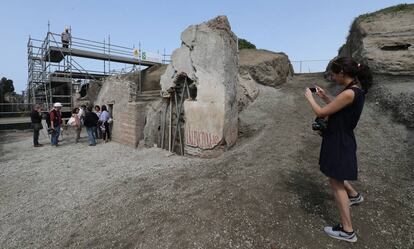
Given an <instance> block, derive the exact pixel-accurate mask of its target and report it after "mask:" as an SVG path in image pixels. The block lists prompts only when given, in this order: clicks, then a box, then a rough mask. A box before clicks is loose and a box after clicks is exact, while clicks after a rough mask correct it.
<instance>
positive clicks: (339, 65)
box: [305, 57, 372, 242]
mask: <svg viewBox="0 0 414 249" xmlns="http://www.w3.org/2000/svg"><path fill="white" fill-rule="evenodd" d="M331 75H332V79H333V80H334V81H335V82H336V83H338V84H340V85H342V86H344V89H343V90H342V91H341V92H340V93H339V94H338V95H337V96H336V97H335V98H331V97H329V96H328V95H327V94H326V92H325V90H323V89H322V88H320V87H316V94H317V95H318V96H319V97H320V98H321V99H322V100H323V101H324V102H325V103H326V105H325V106H323V107H321V106H320V105H319V104H318V103H317V102H316V101H315V99H314V97H313V95H312V92H311V90H310V89H309V88H307V89H306V93H305V96H306V99H307V100H308V102H309V104H310V106H311V107H312V109H313V111H314V112H315V114H316V116H317V117H319V118H325V119H326V120H327V121H328V126H327V128H326V129H325V130H323V131H322V145H321V152H320V156H319V165H320V170H321V171H322V173H324V174H325V175H326V176H327V177H328V178H329V184H330V186H331V188H332V191H333V193H334V196H335V201H336V204H337V206H338V209H339V214H340V217H341V223H340V224H338V225H336V226H328V227H325V228H324V231H325V233H326V234H327V235H329V236H331V237H333V238H336V239H340V240H345V241H348V242H356V241H357V236H356V234H355V232H354V229H353V227H352V222H351V214H350V206H351V205H354V204H358V203H361V202H362V201H363V200H364V199H363V197H362V195H361V194H359V193H358V192H357V191H356V190H355V189H354V188H353V187H352V185H351V184H350V183H349V182H348V181H353V180H357V176H358V167H357V157H356V150H357V145H356V141H355V136H354V128H355V127H356V125H357V124H358V121H359V117H360V116H361V112H362V109H363V106H364V101H365V94H366V93H367V92H368V88H369V87H370V86H371V84H372V74H371V71H370V69H369V67H368V66H365V65H362V64H360V63H357V62H355V61H354V60H353V59H352V58H348V57H342V58H338V59H335V60H334V61H333V62H332V63H331Z"/></svg>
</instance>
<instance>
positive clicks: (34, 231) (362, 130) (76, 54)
mask: <svg viewBox="0 0 414 249" xmlns="http://www.w3.org/2000/svg"><path fill="white" fill-rule="evenodd" d="M180 8H182V9H181V10H183V11H182V14H181V15H190V14H194V13H190V12H187V11H188V10H187V9H186V8H190V7H189V6H185V5H184V4H182V5H181V6H180ZM200 8H201V7H200ZM114 9H115V8H114ZM252 9H254V8H253V7H252ZM68 11H73V12H75V11H76V9H75V10H73V9H69V10H68ZM125 11H127V10H126V9H125ZM141 11H143V10H142V9H139V11H138V12H139V13H140V12H141ZM197 11H201V12H202V11H204V10H198V9H197ZM206 11H207V10H206ZM171 12H172V11H171ZM201 12H200V16H204V15H201ZM252 12H253V11H252ZM70 13H72V12H70ZM197 13H198V12H197ZM206 13H207V12H206ZM249 13H250V12H249ZM278 13H279V12H278ZM106 14H108V13H106ZM284 14H285V15H291V14H290V13H284ZM88 15H89V13H88ZM111 15H112V13H111ZM174 15H176V16H174V18H177V20H176V19H174V18H173V17H172V15H171V16H170V17H168V18H171V19H172V20H170V19H167V17H165V19H163V20H169V21H171V22H174V21H177V22H178V16H179V14H178V13H174ZM275 15H276V14H275ZM278 15H281V14H280V13H279V14H278ZM292 15H293V14H292ZM228 16H229V15H228ZM228 16H226V15H221V14H220V15H219V14H218V13H216V14H214V16H211V17H208V18H206V19H209V20H202V21H194V23H186V26H185V28H182V29H180V31H181V33H180V34H179V33H178V34H176V37H177V39H176V44H177V46H176V47H175V50H173V51H171V54H170V55H167V53H166V52H165V51H164V54H162V53H155V52H154V53H151V52H148V51H146V50H144V49H142V47H141V44H139V45H138V44H137V45H134V46H131V47H125V46H120V45H116V44H117V43H115V42H114V41H115V39H116V38H114V37H112V41H111V38H110V37H107V38H105V39H104V41H103V42H102V41H99V42H98V41H91V40H88V39H85V38H78V37H76V36H75V35H74V36H71V37H70V38H71V41H70V43H68V42H65V41H64V40H62V41H61V34H56V33H53V32H52V31H50V30H51V28H50V27H48V33H47V35H46V37H45V38H44V39H35V38H33V37H29V40H28V43H27V72H28V80H27V89H26V90H25V94H24V95H18V94H16V93H13V89H12V87H11V85H12V84H11V83H12V82H11V81H10V80H7V79H6V78H5V79H4V80H3V79H2V81H1V82H2V83H1V84H0V90H2V92H1V95H0V97H1V98H0V100H1V101H2V102H3V103H0V107H1V109H0V220H1V222H0V248H10V249H11V248H16V249H17V248H45V249H49V248H50V249H52V248H53V249H54V248H124V249H126V248H131V249H138V248H139V249H147V248H151V249H152V248H154V249H155V248H172V249H185V248H200V249H201V248H203V249H208V248H214V249H224V248H226V249H227V248H252V249H253V248H272V249H289V248H307V249H320V248H335V249H336V248H339V249H342V248H343V249H345V248H370V249H371V248H372V249H374V248H378V249H380V248H381V249H382V248H401V249H409V248H414V232H413V224H414V181H413V178H414V170H413V166H414V163H413V162H414V130H413V129H414V4H400V5H395V6H392V7H388V8H384V9H381V10H378V11H375V12H371V13H367V14H363V15H360V16H357V17H355V16H353V18H355V19H353V20H354V21H353V22H352V24H351V23H350V24H351V25H350V27H349V33H348V34H343V37H345V36H346V40H345V43H344V44H343V46H341V47H338V48H337V50H336V49H335V50H334V52H335V55H336V56H335V57H334V58H326V61H323V63H324V64H323V66H322V68H323V69H322V70H320V71H318V72H310V70H307V68H306V67H305V64H304V63H305V62H304V61H295V60H293V59H292V58H291V57H290V55H289V54H288V53H287V52H286V51H279V52H276V51H270V50H266V49H260V48H256V47H255V45H254V44H251V43H250V42H248V41H247V40H245V39H243V38H241V37H238V34H237V33H238V32H236V31H239V30H241V28H240V27H238V26H237V25H236V24H238V22H236V21H234V19H232V18H231V16H229V17H228ZM79 18H80V17H79ZM134 18H137V19H139V18H141V16H140V15H138V14H137V15H136V17H134ZM156 18H159V17H156ZM198 18H199V17H198ZM197 20H198V19H197ZM141 21H142V19H141ZM233 21H234V22H233ZM286 22H293V21H292V20H286ZM134 25H137V24H134ZM245 25H246V27H253V26H249V25H259V24H256V23H255V20H254V19H251V20H249V23H245ZM263 25H264V24H263ZM268 25H269V26H266V25H264V27H268V28H269V27H273V26H274V27H275V29H276V28H277V27H276V26H277V25H282V24H280V23H277V24H275V23H270V24H268ZM283 25H284V24H283ZM348 25H349V24H348ZM49 26H50V25H49ZM246 27H244V28H246ZM347 27H348V26H347ZM100 28H102V29H104V28H106V27H100ZM97 29H98V28H97ZM108 29H109V28H108ZM68 30H69V32H71V27H69V28H68ZM98 30H100V29H98ZM128 32H132V33H133V32H138V31H136V30H130V31H128ZM154 32H155V31H154ZM278 32H279V31H278ZM153 35H154V36H155V35H156V34H155V33H154V34H153ZM261 35H263V36H264V37H266V35H267V34H261ZM278 36H279V37H280V38H278V39H288V37H286V36H284V35H283V34H282V33H278ZM326 37H328V35H326ZM158 39H159V38H158ZM315 39H316V38H315ZM324 39H325V38H324ZM300 42H302V43H304V42H308V43H311V42H313V41H311V39H305V38H304V40H303V41H300ZM246 44H247V45H246ZM336 52H337V54H336ZM304 56H305V55H304ZM341 57H352V58H353V59H354V60H355V61H356V62H355V65H357V66H356V67H358V68H359V67H360V66H361V65H364V66H366V67H368V68H369V69H370V71H371V72H372V74H373V82H372V86H371V88H369V90H367V91H365V92H364V93H366V94H364V95H359V96H360V97H361V96H363V97H364V100H365V104H364V103H363V109H361V110H362V114H361V115H360V117H359V116H358V118H359V122H358V119H357V122H358V125H357V126H356V128H355V129H354V130H352V132H355V137H354V140H352V141H351V142H353V141H356V144H357V149H356V148H355V149H356V153H357V159H355V160H357V162H358V179H357V181H355V182H352V184H353V185H354V187H355V189H357V191H358V192H356V191H355V192H356V194H358V195H350V194H349V193H350V191H351V190H349V188H348V189H346V191H345V190H344V191H342V192H341V191H339V190H338V191H335V187H337V188H338V189H339V187H338V186H340V187H343V188H344V189H345V188H346V186H348V185H346V184H347V183H348V180H349V179H345V180H343V179H342V180H337V179H336V178H333V177H330V176H328V177H327V176H326V175H325V173H321V171H320V167H321V168H322V163H321V161H320V158H322V157H320V155H321V154H322V152H321V146H322V145H321V144H322V141H326V140H324V139H326V137H324V134H323V132H325V130H322V131H321V130H319V131H318V132H319V133H318V132H317V131H315V129H314V127H315V122H316V121H315V118H316V117H321V116H322V117H325V116H329V118H328V119H324V120H325V122H326V123H327V126H328V128H326V129H329V125H330V124H331V127H332V124H334V122H335V119H334V118H331V117H332V116H333V112H332V114H329V115H325V116H323V115H322V114H320V113H322V109H323V108H320V109H318V108H316V107H314V106H315V105H321V106H324V105H325V103H326V105H329V103H331V102H330V101H335V100H334V97H332V98H331V99H330V97H327V98H325V99H324V98H323V97H321V98H316V96H317V95H318V94H319V96H324V95H322V94H321V91H320V90H319V88H320V89H322V91H324V92H323V93H325V91H326V93H327V95H326V96H328V93H329V96H336V95H339V94H341V93H342V92H343V91H345V89H344V86H343V85H339V84H337V82H338V77H340V76H338V75H341V73H342V79H344V78H345V76H344V75H346V74H345V73H344V72H345V71H344V70H345V69H344V68H345V67H343V68H342V71H340V72H338V73H337V72H335V67H336V66H337V65H335V63H337V61H338V60H337V59H338V58H341ZM86 59H88V60H92V61H93V62H94V63H96V64H97V65H98V66H99V70H98V69H96V70H87V69H86V67H85V66H83V64H82V61H83V60H86ZM116 63H119V64H121V65H122V66H123V67H122V69H121V70H118V71H117V70H115V65H118V64H116ZM295 63H296V64H295ZM298 65H300V66H299V67H298ZM302 66H303V68H302ZM298 68H300V69H299V70H298ZM325 68H326V69H325ZM357 80H358V79H357V78H354V79H352V80H351V81H352V82H351V83H352V84H354V83H355V85H356V84H357V83H358V82H357ZM351 83H350V84H351ZM6 86H7V87H8V91H7V92H6V91H5V90H4V89H6V88H7V87H6ZM345 86H346V87H348V86H352V85H345ZM318 87H319V88H318ZM310 88H315V89H314V91H315V92H316V93H312V92H311V90H310ZM323 89H324V90H323ZM346 89H349V88H346ZM353 90H354V93H353V94H354V95H352V96H353V99H352V100H351V101H352V102H351V101H350V102H347V104H346V105H345V104H344V105H343V108H344V110H345V109H346V108H348V107H349V106H353V105H354V103H356V102H355V101H357V100H355V99H356V97H355V98H354V96H356V94H357V93H355V92H357V91H358V90H355V89H353ZM309 95H310V96H315V101H314V102H315V103H316V104H315V103H313V102H311V101H310V100H309V99H307V98H310V97H309ZM312 98H313V97H312ZM361 98H362V97H361ZM327 99H328V100H329V101H328V100H327ZM343 101H345V100H343ZM56 102H59V103H60V104H61V105H62V106H63V107H61V109H60V111H61V117H62V120H63V121H62V127H61V128H62V131H61V132H60V133H58V135H57V137H56V139H58V140H57V141H58V142H59V146H57V144H56V146H51V145H50V143H51V137H53V136H54V135H56V133H55V130H54V129H51V128H53V124H52V125H50V126H47V125H46V124H47V122H46V121H47V118H49V119H52V120H55V121H54V122H58V121H56V120H58V117H57V116H56V117H55V116H53V117H52V118H51V117H50V115H51V114H50V112H49V116H48V115H47V113H48V111H49V110H51V109H52V108H58V107H59V106H56V105H55V104H56ZM83 105H85V106H86V108H88V107H94V106H103V105H105V106H106V107H107V109H108V116H107V117H106V118H107V119H106V120H101V117H102V113H100V114H99V115H101V116H99V118H98V119H99V120H98V121H95V123H94V125H95V126H93V125H92V126H91V127H89V126H86V124H87V122H86V123H85V119H86V115H87V114H85V116H84V117H82V121H81V119H79V126H76V125H75V126H71V125H68V120H69V119H70V118H71V117H73V118H74V120H75V121H74V122H77V118H79V116H78V113H79V112H77V110H76V109H75V108H77V107H80V106H83ZM54 106H55V107H54ZM31 108H43V112H45V113H46V115H43V119H42V121H40V119H41V118H39V122H42V123H41V125H42V127H45V128H44V129H41V130H40V131H38V132H40V135H38V140H39V142H40V143H41V144H42V145H38V146H34V145H33V143H34V142H33V141H34V140H35V132H34V130H35V129H32V128H31V127H33V128H34V126H33V124H31V123H30V122H32V123H33V122H34V121H33V119H30V118H29V114H30V111H31ZM361 108H362V107H361ZM74 109H75V110H74ZM324 110H325V109H324ZM318 111H319V112H318ZM340 111H342V109H341V110H340ZM91 112H92V111H87V113H89V114H90V113H91ZM338 112H339V111H338ZM32 113H33V112H32ZM52 113H53V115H55V114H54V113H55V112H53V110H52ZM354 114H355V113H352V115H354ZM315 116H316V117H315ZM94 118H96V117H95V116H94ZM48 121H50V120H48ZM81 122H84V126H82V124H81ZM329 122H331V123H329ZM341 124H342V123H341ZM31 125H32V126H31ZM105 125H108V126H105ZM96 126H98V128H99V131H100V133H97V134H96V135H95V133H94V134H92V132H94V131H96V132H98V130H96ZM94 127H95V128H94ZM102 128H103V129H102ZM93 129H95V130H93ZM108 130H110V137H109V138H108V137H106V138H107V139H105V140H103V139H100V138H99V137H101V135H102V132H103V134H104V136H108ZM105 132H106V133H105ZM332 133H334V132H332ZM78 134H79V135H78ZM105 134H106V135H105ZM320 134H322V135H320ZM335 134H336V133H335ZM348 135H349V134H348V133H347V136H348ZM353 135H354V133H352V136H353ZM321 136H322V137H321ZM344 136H345V135H344ZM91 137H92V138H93V139H95V144H92V146H88V145H91V140H90V139H91ZM101 138H102V137H101ZM355 139H356V140H355ZM341 141H342V140H341ZM347 141H349V140H347ZM43 145H44V146H43ZM95 145H96V146H95ZM342 145H343V144H341V143H340V142H338V143H336V144H330V146H326V145H324V146H325V148H326V147H332V148H333V147H335V148H343V147H341V146H342ZM34 147H36V148H34ZM332 148H329V149H332ZM347 148H348V147H347ZM340 153H342V151H340V152H338V154H340ZM344 153H345V152H344ZM354 154H355V153H354ZM337 161H341V160H337ZM335 165H340V164H339V162H338V163H336V162H335ZM338 167H339V166H338ZM328 178H329V179H328ZM341 184H342V185H341ZM341 190H342V189H341ZM351 192H352V191H351ZM341 194H342V197H343V195H346V196H345V197H344V198H345V200H346V202H345V201H343V202H342V204H338V205H339V206H340V205H342V206H340V207H342V208H343V206H344V205H345V204H346V207H345V208H343V210H342V209H341V211H340V212H338V209H337V206H336V203H339V201H338V202H336V201H335V200H339V199H340V198H339V197H338V196H339V195H341ZM357 196H363V198H360V199H358V200H357V202H355V200H356V199H355V198H356V197H357ZM335 198H337V199H335ZM352 201H354V202H352ZM344 203H345V204H344ZM351 205H352V206H351ZM344 210H346V211H344ZM349 210H351V211H349ZM347 212H348V213H347ZM351 212H352V215H351V214H349V213H351ZM344 213H345V214H344ZM340 215H343V216H341V217H346V218H347V217H348V216H349V221H350V219H351V217H352V226H351V227H352V228H353V230H350V229H348V231H346V229H345V226H348V227H349V223H350V222H348V220H347V219H345V218H344V219H340ZM346 215H348V216H346ZM344 221H345V222H344ZM338 222H339V223H340V224H345V225H340V226H338V227H329V228H328V230H327V227H325V226H326V225H335V224H337V223H338ZM347 222H348V223H347ZM329 229H331V230H329ZM335 229H336V230H335ZM335 233H338V234H339V235H337V237H336V238H338V236H345V237H346V236H348V237H346V238H347V239H345V240H347V241H342V240H335V239H333V238H335ZM326 234H328V235H329V236H326ZM350 234H351V235H350ZM352 234H353V235H352ZM350 236H351V237H350ZM352 236H358V241H357V242H356V237H355V239H354V237H352ZM340 239H343V238H340ZM351 240H353V241H351ZM348 242H356V243H354V244H352V245H351V244H350V243H348Z"/></svg>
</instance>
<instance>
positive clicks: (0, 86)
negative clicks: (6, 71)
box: [0, 77, 14, 94]
mask: <svg viewBox="0 0 414 249" xmlns="http://www.w3.org/2000/svg"><path fill="white" fill-rule="evenodd" d="M0 91H1V93H2V94H5V93H12V92H14V86H13V80H11V79H7V78H6V77H3V78H1V80H0Z"/></svg>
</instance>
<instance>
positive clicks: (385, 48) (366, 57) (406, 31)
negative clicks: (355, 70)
mask: <svg viewBox="0 0 414 249" xmlns="http://www.w3.org/2000/svg"><path fill="white" fill-rule="evenodd" d="M339 56H352V57H353V58H355V59H356V60H358V61H360V62H363V63H366V64H368V65H369V66H370V68H371V69H372V70H373V72H374V73H377V74H391V75H414V4H402V5H397V6H393V7H389V8H386V9H383V10H380V11H377V12H374V13H369V14H365V15H362V16H359V17H358V18H356V19H355V21H354V22H353V24H352V26H351V29H350V31H349V35H348V39H347V41H346V44H345V45H344V46H343V47H342V48H341V49H340V51H339Z"/></svg>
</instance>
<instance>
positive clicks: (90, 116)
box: [84, 106, 99, 146]
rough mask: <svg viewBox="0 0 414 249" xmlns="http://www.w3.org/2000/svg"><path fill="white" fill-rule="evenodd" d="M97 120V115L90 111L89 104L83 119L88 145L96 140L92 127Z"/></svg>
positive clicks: (91, 144)
mask: <svg viewBox="0 0 414 249" xmlns="http://www.w3.org/2000/svg"><path fill="white" fill-rule="evenodd" d="M98 120H99V119H98V116H96V114H95V113H94V112H92V107H91V106H89V107H88V108H87V111H86V113H85V121H84V125H85V127H86V132H87V133H88V141H89V146H95V145H96V140H95V137H94V134H93V127H96V125H97V124H98Z"/></svg>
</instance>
